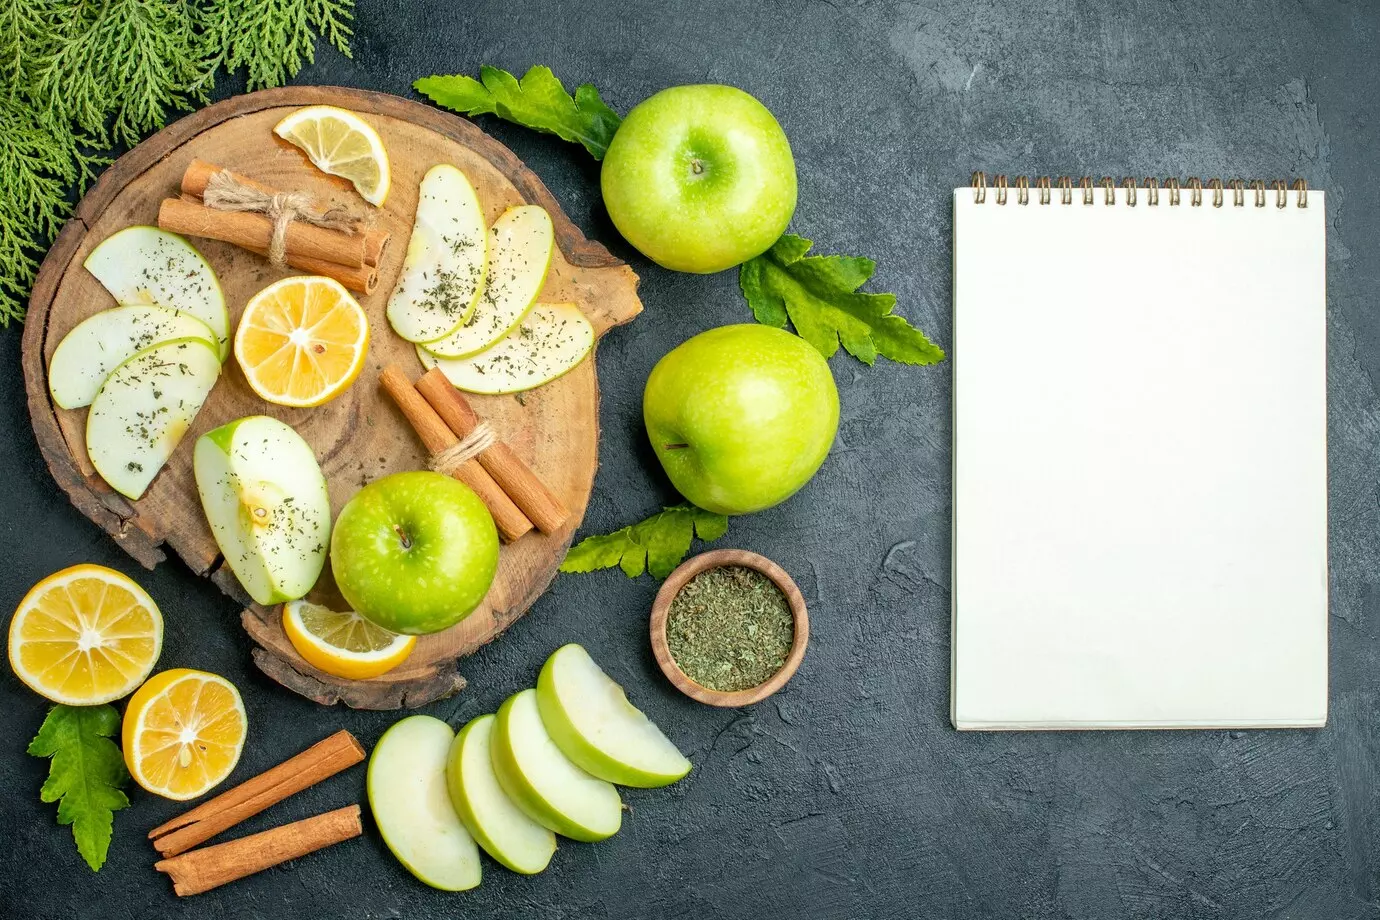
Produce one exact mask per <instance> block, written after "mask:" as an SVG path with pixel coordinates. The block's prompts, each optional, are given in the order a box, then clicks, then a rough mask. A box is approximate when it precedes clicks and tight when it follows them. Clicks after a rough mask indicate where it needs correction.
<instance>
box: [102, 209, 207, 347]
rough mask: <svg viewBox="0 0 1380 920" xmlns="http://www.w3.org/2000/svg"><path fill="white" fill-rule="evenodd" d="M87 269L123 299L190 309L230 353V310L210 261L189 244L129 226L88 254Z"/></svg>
mask: <svg viewBox="0 0 1380 920" xmlns="http://www.w3.org/2000/svg"><path fill="white" fill-rule="evenodd" d="M85 264H86V270H87V271H89V272H90V273H91V274H93V275H95V276H96V280H97V281H99V282H100V283H101V284H102V285H104V286H105V289H106V290H107V291H109V292H110V293H111V296H113V297H114V298H115V299H116V301H118V302H119V303H122V304H141V305H148V304H158V305H159V306H163V307H172V308H173V309H175V310H181V311H182V312H184V313H190V314H192V315H193V316H195V317H196V318H197V319H199V320H201V321H202V322H203V323H205V324H206V325H207V326H208V327H210V329H211V332H213V333H214V334H215V336H216V344H217V345H218V346H219V352H220V359H221V360H222V361H224V360H225V359H226V358H227V357H228V356H229V354H230V314H229V313H228V312H226V309H225V295H224V294H223V293H222V292H221V289H220V282H219V281H217V280H216V273H215V272H214V271H212V270H211V265H210V263H208V262H207V261H206V259H205V258H203V257H202V255H201V253H199V252H197V251H196V249H195V248H194V247H193V246H192V244H191V243H189V242H187V241H186V240H184V239H183V238H182V237H180V236H178V235H177V234H176V233H169V232H168V231H166V230H160V229H158V228H157V227H143V226H135V227H126V228H125V229H123V230H120V231H118V232H116V233H112V234H111V235H110V236H108V237H106V238H105V239H104V240H102V241H101V243H100V245H99V246H97V247H96V248H95V249H93V250H91V255H89V256H87V257H86V263H85Z"/></svg>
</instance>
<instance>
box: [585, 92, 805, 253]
mask: <svg viewBox="0 0 1380 920" xmlns="http://www.w3.org/2000/svg"><path fill="white" fill-rule="evenodd" d="M599 182H600V185H601V186H602V188H603V192H604V205H605V207H607V208H608V212H609V217H611V218H613V224H614V226H615V227H617V228H618V232H619V233H621V234H623V236H624V237H625V238H626V239H627V241H628V242H629V243H632V244H633V245H634V246H636V247H637V248H638V250H639V251H640V252H641V253H642V254H643V255H645V256H647V257H648V258H650V259H652V261H654V262H656V263H658V264H659V265H662V266H665V267H666V268H671V269H675V270H676V271H682V272H700V273H706V272H717V271H723V270H724V269H726V268H732V267H733V266H735V265H738V264H739V263H741V262H746V261H747V260H748V259H751V258H753V257H754V256H758V255H761V254H762V253H764V252H766V251H767V249H768V248H769V247H770V246H771V244H772V243H775V242H776V241H777V239H778V238H779V237H780V236H781V234H782V233H784V232H785V230H786V225H787V224H789V223H790V222H791V215H792V214H794V213H795V195H796V188H795V160H794V159H793V158H792V157H791V145H790V143H789V142H788V141H787V140H786V134H785V132H784V131H782V130H781V126H780V125H779V124H777V123H776V119H775V118H774V117H772V114H771V112H769V111H768V110H767V107H766V106H764V105H762V103H760V102H758V101H757V100H756V99H754V98H753V97H752V96H750V95H748V94H747V93H745V92H743V91H742V90H740V89H738V88H737V87H733V86H716V85H712V84H705V85H698V86H676V87H672V88H671V89H664V90H662V91H661V92H659V93H657V94H656V95H655V96H652V97H651V98H650V99H647V100H645V101H644V102H642V103H641V104H640V105H638V106H637V107H635V108H634V109H633V110H632V111H631V112H629V113H628V117H627V118H625V119H623V124H622V125H621V126H620V127H619V128H618V132H617V133H616V134H615V135H614V136H613V142H612V143H610V144H609V149H608V152H607V153H606V154H604V165H603V169H602V171H601V173H600V177H599Z"/></svg>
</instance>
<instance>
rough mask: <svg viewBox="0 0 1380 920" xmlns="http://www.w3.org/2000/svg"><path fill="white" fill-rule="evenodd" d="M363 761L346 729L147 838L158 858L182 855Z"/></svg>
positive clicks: (160, 827)
mask: <svg viewBox="0 0 1380 920" xmlns="http://www.w3.org/2000/svg"><path fill="white" fill-rule="evenodd" d="M363 759H364V748H363V746H362V745H360V743H359V742H358V741H357V740H356V739H355V736H354V735H352V734H350V733H349V732H348V731H344V730H341V731H338V732H336V733H335V734H334V735H331V736H330V737H329V738H326V739H324V740H322V741H318V742H317V743H316V744H313V745H312V746H311V747H309V748H307V749H306V750H305V751H303V752H302V753H300V754H298V755H297V756H295V757H291V758H289V759H287V760H285V761H283V762H282V763H280V764H278V766H276V767H274V768H272V769H271V770H267V771H265V772H263V773H260V774H259V775H258V776H256V777H254V778H253V779H250V780H246V781H245V782H243V783H240V784H239V785H238V786H236V787H235V788H233V789H230V790H228V791H226V792H223V793H221V794H220V795H218V796H216V797H215V798H214V799H211V800H210V801H208V802H203V803H201V804H200V805H198V806H197V807H196V808H193V809H191V810H190V811H186V812H183V813H182V814H181V815H179V816H178V817H176V818H173V819H172V820H171V821H169V822H167V823H166V824H160V825H159V826H158V827H155V828H154V829H153V830H151V831H149V839H151V840H152V841H153V845H154V847H156V848H157V850H158V852H159V853H161V854H163V855H164V856H176V855H178V854H179V853H185V852H186V851H187V850H190V849H191V848H192V847H194V846H198V845H200V844H202V843H205V842H206V841H207V840H209V839H211V838H212V837H214V836H215V835H216V834H219V833H220V832H221V831H223V830H225V829H226V828H229V827H233V826H234V825H236V824H239V823H240V822H241V821H243V820H245V819H246V818H248V817H250V816H252V815H257V814H258V813H259V812H261V811H263V810H264V809H265V808H268V807H269V806H270V805H274V804H276V803H278V802H281V801H282V800H283V799H285V798H287V797H288V796H290V795H293V794H294V793H297V792H301V791H302V790H303V789H306V788H307V787H308V786H312V785H315V784H316V783H319V782H320V781H321V780H323V779H326V778H327V777H329V776H334V775H335V774H337V773H339V772H340V771H341V770H344V769H345V768H346V767H352V766H354V765H355V764H357V763H359V762H360V761H361V760H363Z"/></svg>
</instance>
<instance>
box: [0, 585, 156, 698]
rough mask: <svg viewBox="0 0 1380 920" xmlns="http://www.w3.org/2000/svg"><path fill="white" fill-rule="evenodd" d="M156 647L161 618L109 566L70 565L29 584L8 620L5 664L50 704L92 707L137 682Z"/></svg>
mask: <svg viewBox="0 0 1380 920" xmlns="http://www.w3.org/2000/svg"><path fill="white" fill-rule="evenodd" d="M162 649H163V615H162V614H161V613H159V612H158V605H157V604H155V603H154V602H153V598H151V597H149V596H148V594H147V592H145V591H144V589H143V588H141V587H139V586H138V585H136V584H135V583H134V582H133V581H130V579H129V578H127V577H126V576H124V575H121V574H120V573H119V572H116V571H114V570H113V569H107V568H105V567H104V566H99V565H74V566H72V567H71V568H68V569H63V570H62V571H61V572H57V573H54V574H52V575H49V576H48V577H47V578H45V579H43V580H42V581H40V582H39V583H38V584H36V585H34V587H33V589H32V590H30V591H29V593H28V594H27V595H25V596H24V599H23V600H22V601H20V602H19V609H18V610H16V611H15V612H14V619H13V620H11V621H10V647H9V653H10V667H11V668H13V669H14V673H15V674H16V675H17V676H18V677H19V679H20V680H22V681H23V682H24V683H26V684H28V686H29V688H30V689H32V690H33V691H34V692H36V693H40V694H42V695H43V696H45V697H47V698H48V699H50V700H52V701H53V702H55V703H65V704H67V705H68V706H95V705H98V704H100V703H109V702H110V701H111V700H118V699H119V698H120V697H122V696H125V695H126V694H128V693H130V692H131V691H133V690H134V688H135V687H137V686H139V685H140V684H141V683H143V682H144V678H145V677H148V675H149V672H150V671H152V670H153V665H154V663H155V662H157V661H158V653H159V652H160V651H162Z"/></svg>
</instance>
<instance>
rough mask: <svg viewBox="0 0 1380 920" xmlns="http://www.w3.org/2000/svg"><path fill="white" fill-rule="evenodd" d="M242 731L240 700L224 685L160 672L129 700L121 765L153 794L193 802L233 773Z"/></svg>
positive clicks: (196, 675)
mask: <svg viewBox="0 0 1380 920" xmlns="http://www.w3.org/2000/svg"><path fill="white" fill-rule="evenodd" d="M248 729H249V721H248V719H247V718H246V717H245V714H244V701H243V700H241V699H240V692H239V691H238V690H236V689H235V685H234V684H232V683H230V681H228V680H226V679H225V678H224V677H220V676H218V675H216V674H209V673H207V672H205V671H193V670H190V669H189V668H175V669H173V670H171V671H163V672H162V673H160V674H155V675H154V676H153V677H150V678H149V680H148V682H147V683H145V684H144V686H142V687H140V688H139V689H138V690H137V691H136V692H135V694H134V695H133V696H132V697H130V698H129V705H128V706H127V707H126V708H125V721H124V726H123V730H122V732H121V740H122V741H123V742H124V744H123V747H124V753H125V765H126V766H127V767H129V774H130V776H132V777H134V781H135V782H137V783H138V784H139V785H140V786H143V787H144V788H145V789H147V790H148V791H149V792H152V793H153V794H154V795H161V796H163V797H164V798H168V799H175V800H177V801H179V802H181V801H185V800H187V799H194V798H196V797H197V796H199V795H201V794H202V793H204V792H207V791H209V790H211V789H213V788H215V787H216V786H217V785H219V784H220V783H221V781H222V780H224V779H225V778H226V777H227V776H229V775H230V772H231V771H232V770H234V769H235V764H237V763H239V760H240V752H241V751H242V750H244V737H245V734H246V733H247V731H248Z"/></svg>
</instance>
